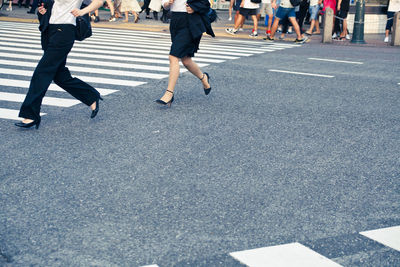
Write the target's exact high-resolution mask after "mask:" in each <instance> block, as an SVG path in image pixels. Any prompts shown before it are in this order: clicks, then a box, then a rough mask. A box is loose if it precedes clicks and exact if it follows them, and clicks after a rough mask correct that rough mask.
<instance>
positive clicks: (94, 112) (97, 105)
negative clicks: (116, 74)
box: [90, 96, 103, 119]
mask: <svg viewBox="0 0 400 267" xmlns="http://www.w3.org/2000/svg"><path fill="white" fill-rule="evenodd" d="M99 100H103V98H101V96H99V98H97V100H96V108H95V109H94V110H92V114H90V118H91V119H93V118H94V117H96V115H97V113H98V112H99Z"/></svg>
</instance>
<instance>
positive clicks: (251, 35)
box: [249, 31, 258, 37]
mask: <svg viewBox="0 0 400 267" xmlns="http://www.w3.org/2000/svg"><path fill="white" fill-rule="evenodd" d="M249 36H250V37H258V32H257V31H252V32H251V33H250V34H249Z"/></svg>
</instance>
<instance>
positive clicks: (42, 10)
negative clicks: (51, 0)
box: [38, 3, 47, 15]
mask: <svg viewBox="0 0 400 267" xmlns="http://www.w3.org/2000/svg"><path fill="white" fill-rule="evenodd" d="M38 11H39V13H40V14H42V15H44V14H46V12H47V9H45V8H44V4H43V3H42V5H41V6H39V8H38Z"/></svg>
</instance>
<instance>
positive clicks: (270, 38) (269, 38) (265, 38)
mask: <svg viewBox="0 0 400 267" xmlns="http://www.w3.org/2000/svg"><path fill="white" fill-rule="evenodd" d="M263 40H265V41H270V42H273V41H275V38H272V37H271V36H269V35H268V36H267V37H264V38H263Z"/></svg>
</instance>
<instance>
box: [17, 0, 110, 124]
mask: <svg viewBox="0 0 400 267" xmlns="http://www.w3.org/2000/svg"><path fill="white" fill-rule="evenodd" d="M102 4H103V0H93V2H92V3H91V4H90V5H89V6H87V7H85V8H84V9H82V10H80V9H79V8H80V7H81V5H82V0H55V1H54V2H53V1H51V0H50V1H46V2H43V4H42V5H41V6H40V7H39V14H38V16H39V21H40V26H39V29H40V31H41V34H42V38H41V40H42V48H43V50H44V53H43V56H42V58H41V59H40V61H39V63H38V65H37V66H36V69H35V71H34V72H33V75H32V78H31V82H30V85H29V91H28V93H27V95H26V97H25V100H24V102H23V103H22V106H21V109H20V112H19V117H21V118H24V119H23V121H21V122H19V123H15V125H16V126H18V127H22V128H30V127H32V126H36V129H38V128H39V125H40V122H41V118H40V107H41V105H42V100H43V97H44V96H45V94H46V91H47V89H48V88H49V86H50V84H51V82H52V81H54V82H55V83H56V84H57V85H58V86H60V87H61V88H62V89H64V90H65V91H67V92H68V93H70V94H71V95H72V96H73V97H75V98H77V99H78V100H80V101H82V102H83V103H85V104H86V105H88V106H90V108H91V110H92V113H91V118H94V117H95V116H96V115H97V113H98V111H99V99H101V97H100V93H99V92H98V91H97V90H96V89H94V88H93V87H92V86H90V85H89V84H87V83H85V82H83V81H81V80H80V79H78V78H73V77H72V76H71V73H70V72H69V70H68V68H67V67H66V66H65V64H66V61H67V56H68V54H69V52H70V51H71V49H72V46H73V44H74V42H75V32H76V18H75V17H78V16H82V15H84V14H87V13H89V12H90V11H93V10H95V9H97V8H99V7H100V6H101V5H102Z"/></svg>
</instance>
